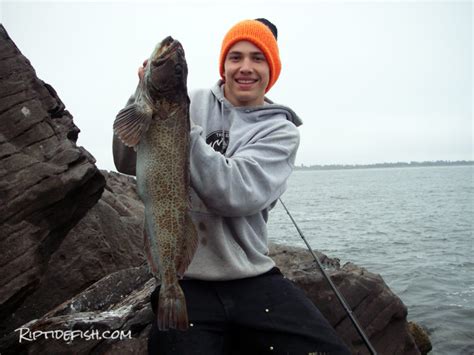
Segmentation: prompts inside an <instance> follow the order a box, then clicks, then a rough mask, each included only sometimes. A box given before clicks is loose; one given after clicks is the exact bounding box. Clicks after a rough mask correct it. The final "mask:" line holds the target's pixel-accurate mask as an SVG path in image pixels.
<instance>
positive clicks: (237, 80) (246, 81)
mask: <svg viewBox="0 0 474 355" xmlns="http://www.w3.org/2000/svg"><path fill="white" fill-rule="evenodd" d="M235 81H236V82H237V83H239V84H244V85H245V84H254V83H256V82H257V81H258V80H257V79H235Z"/></svg>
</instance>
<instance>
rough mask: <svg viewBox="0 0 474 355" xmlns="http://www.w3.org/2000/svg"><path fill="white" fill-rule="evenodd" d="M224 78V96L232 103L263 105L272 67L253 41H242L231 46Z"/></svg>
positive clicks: (235, 104)
mask: <svg viewBox="0 0 474 355" xmlns="http://www.w3.org/2000/svg"><path fill="white" fill-rule="evenodd" d="M224 78H225V84H224V96H225V97H226V99H227V100H229V101H230V103H231V104H232V105H234V106H259V105H263V98H264V96H265V89H266V88H267V86H268V82H269V80H270V68H269V66H268V63H267V60H266V59H265V56H264V55H263V52H262V51H261V50H260V49H259V48H258V47H257V46H255V45H254V44H253V43H251V42H248V41H240V42H237V43H236V44H234V45H233V46H232V47H231V48H230V50H229V52H228V53H227V56H226V58H225V61H224Z"/></svg>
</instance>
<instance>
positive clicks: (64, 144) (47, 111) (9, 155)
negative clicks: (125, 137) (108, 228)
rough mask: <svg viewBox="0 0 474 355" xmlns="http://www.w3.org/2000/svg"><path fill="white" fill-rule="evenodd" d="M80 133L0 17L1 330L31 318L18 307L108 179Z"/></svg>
mask: <svg viewBox="0 0 474 355" xmlns="http://www.w3.org/2000/svg"><path fill="white" fill-rule="evenodd" d="M78 133H79V129H78V128H77V127H76V126H75V125H74V123H73V121H72V116H71V115H70V114H69V112H68V111H66V110H65V109H64V104H63V103H62V102H61V100H60V99H59V98H58V96H57V95H56V93H55V92H54V90H53V89H52V88H51V87H50V86H49V85H47V84H45V83H44V82H42V81H41V80H39V79H38V78H37V77H36V74H35V71H34V69H33V67H32V66H31V65H30V63H29V61H28V60H27V59H26V58H25V57H24V56H23V55H22V54H21V53H20V51H19V50H18V48H17V47H16V46H15V44H14V43H13V41H12V40H11V39H10V38H9V36H8V34H7V32H6V31H5V29H4V28H3V26H1V25H0V178H1V180H0V200H1V203H0V250H2V253H0V335H1V334H5V333H7V332H9V331H10V330H11V329H13V328H14V327H15V326H17V325H20V324H22V323H23V322H24V321H25V320H26V319H27V318H24V317H21V316H19V315H18V313H17V311H18V310H19V309H20V308H21V307H23V306H24V305H27V304H29V305H32V304H36V303H37V300H35V299H34V298H32V297H33V296H32V295H33V293H34V292H35V290H37V289H38V287H40V285H41V284H42V283H43V282H44V278H45V275H46V274H47V272H48V267H49V263H50V262H51V258H52V256H53V255H54V254H55V252H56V251H57V250H58V248H59V247H60V246H61V243H62V242H63V240H64V238H65V237H66V236H67V234H68V232H69V231H70V230H71V229H72V228H73V227H74V226H75V225H76V224H77V222H78V221H80V220H81V218H82V217H83V216H84V215H85V214H86V213H87V211H89V209H90V208H91V207H92V206H94V205H95V204H96V202H97V201H98V199H99V198H100V196H101V194H102V191H103V188H104V185H105V179H104V177H103V175H102V174H101V173H100V171H99V170H98V169H97V167H96V166H95V160H94V158H93V157H92V155H90V154H89V153H88V152H87V151H86V150H85V149H83V148H82V147H78V146H77V145H76V140H77V136H78ZM48 309H50V308H47V307H46V308H45V307H41V305H38V306H37V307H34V309H33V310H32V311H33V312H32V313H35V314H37V315H38V316H39V315H42V314H44V312H45V311H47V310H48ZM29 319H31V318H29Z"/></svg>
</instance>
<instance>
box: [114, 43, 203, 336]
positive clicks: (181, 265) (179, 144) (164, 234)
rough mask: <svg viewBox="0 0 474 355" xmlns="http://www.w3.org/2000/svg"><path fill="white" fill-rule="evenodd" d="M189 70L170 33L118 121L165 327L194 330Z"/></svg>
mask: <svg viewBox="0 0 474 355" xmlns="http://www.w3.org/2000/svg"><path fill="white" fill-rule="evenodd" d="M187 74H188V69H187V64H186V59H185V55H184V50H183V47H182V46H181V44H180V43H179V42H178V41H177V40H174V39H173V38H172V37H167V38H165V39H164V40H163V41H162V42H161V43H159V44H158V45H157V46H156V47H155V49H154V51H153V53H152V54H151V56H150V58H149V59H148V62H147V65H146V66H145V69H144V75H143V78H142V79H141V80H140V82H139V84H138V87H137V89H136V91H135V101H134V102H133V103H132V104H129V105H128V106H126V107H125V108H124V109H122V110H121V111H120V112H119V113H118V114H117V117H116V119H115V122H114V132H115V134H116V135H117V136H118V138H119V139H120V140H121V141H122V142H123V143H124V144H125V145H126V146H129V147H134V149H135V150H136V152H137V162H136V177H137V189H138V194H139V196H140V198H141V200H142V201H143V203H144V205H145V228H144V240H145V251H146V255H147V261H148V265H149V268H150V271H151V273H152V274H153V275H154V276H155V277H156V278H158V279H160V281H161V288H160V293H159V301H158V307H157V310H158V311H157V322H158V328H159V329H160V330H168V329H170V328H173V329H178V330H186V329H188V323H189V321H188V314H187V309H186V299H185V296H184V293H183V291H182V289H181V287H180V285H179V283H178V280H179V278H180V277H182V276H183V274H184V272H185V271H186V269H187V267H188V266H189V264H190V263H191V260H192V258H193V255H194V253H195V251H196V247H197V240H198V239H197V234H196V229H195V227H194V224H193V222H192V220H191V217H190V215H189V202H190V200H189V185H190V177H189V131H190V121H189V97H188V93H187Z"/></svg>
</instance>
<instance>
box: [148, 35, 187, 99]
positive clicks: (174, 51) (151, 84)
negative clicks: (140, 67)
mask: <svg viewBox="0 0 474 355" xmlns="http://www.w3.org/2000/svg"><path fill="white" fill-rule="evenodd" d="M187 77H188V66H187V64H186V58H185V55H184V49H183V47H182V45H181V43H180V42H179V41H177V40H175V39H173V38H172V37H171V36H168V37H166V38H165V39H164V40H163V41H161V43H159V44H158V45H157V46H156V48H155V50H154V51H153V53H152V54H151V56H150V58H149V60H148V64H147V66H146V69H145V74H144V77H143V80H144V85H145V87H146V89H147V91H148V92H149V94H150V96H151V98H152V99H155V100H157V99H160V98H162V97H174V96H176V95H178V94H180V93H186V92H187V85H186V82H187ZM178 96H179V95H178Z"/></svg>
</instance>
